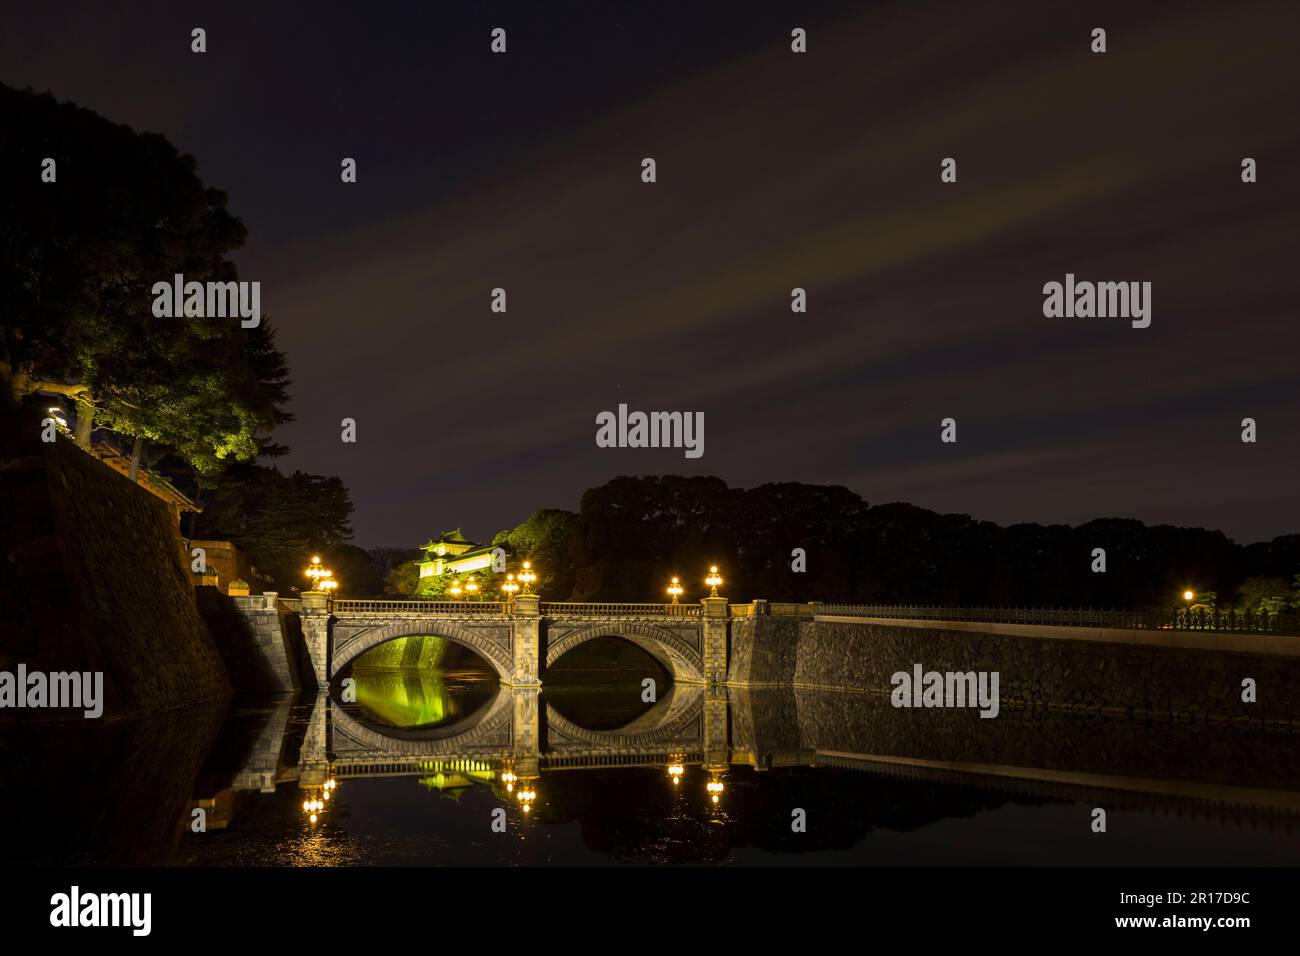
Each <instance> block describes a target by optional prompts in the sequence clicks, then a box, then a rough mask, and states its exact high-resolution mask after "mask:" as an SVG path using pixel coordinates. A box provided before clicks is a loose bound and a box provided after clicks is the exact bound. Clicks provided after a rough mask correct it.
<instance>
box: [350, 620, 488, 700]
mask: <svg viewBox="0 0 1300 956" xmlns="http://www.w3.org/2000/svg"><path fill="white" fill-rule="evenodd" d="M341 631H342V627H340V626H339V625H338V624H336V625H335V634H336V635H340V632H341ZM399 637H442V638H446V639H447V640H449V641H454V642H455V643H457V644H460V645H462V646H463V647H468V648H469V649H470V650H472V651H473V652H474V653H476V654H478V656H479V657H481V658H483V659H484V660H485V661H487V663H488V665H489V666H490V667H491V668H492V670H493V672H494V673H495V674H496V675H497V679H498V680H499V681H501V683H503V684H508V683H510V679H511V677H512V675H513V671H514V667H513V662H512V661H511V659H510V650H509V635H508V634H507V635H505V637H504V640H502V636H501V635H492V634H489V633H486V632H485V631H484V630H482V629H478V628H469V627H463V626H461V625H460V624H458V623H456V622H455V621H446V620H438V619H430V618H414V619H410V620H401V621H394V622H393V623H391V624H386V625H377V626H374V627H369V628H366V629H364V630H362V631H359V632H357V633H355V634H351V635H348V636H346V637H342V638H341V639H339V638H338V637H336V640H335V644H334V650H333V653H332V654H331V655H330V677H331V678H332V677H334V676H335V675H337V674H338V672H339V671H341V670H342V669H343V668H344V667H346V666H347V665H348V664H349V663H351V662H352V661H354V660H356V659H357V658H358V657H360V656H361V655H362V654H364V653H365V652H366V651H368V650H370V649H371V648H374V647H378V646H379V645H380V644H384V643H387V642H388V641H392V640H396V639H397V638H399ZM494 637H495V638H496V639H494Z"/></svg>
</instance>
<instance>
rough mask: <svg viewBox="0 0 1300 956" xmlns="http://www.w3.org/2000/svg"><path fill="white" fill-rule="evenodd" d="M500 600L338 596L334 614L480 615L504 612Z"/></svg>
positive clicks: (504, 608)
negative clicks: (403, 599)
mask: <svg viewBox="0 0 1300 956" xmlns="http://www.w3.org/2000/svg"><path fill="white" fill-rule="evenodd" d="M506 607H507V605H506V604H505V603H503V602H500V601H367V600H356V599H352V598H340V599H338V600H336V601H335V602H334V613H335V614H429V615H439V614H475V615H479V616H482V617H490V616H492V615H497V616H498V617H499V616H500V615H502V614H505V613H506Z"/></svg>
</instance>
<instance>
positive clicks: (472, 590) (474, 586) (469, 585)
mask: <svg viewBox="0 0 1300 956" xmlns="http://www.w3.org/2000/svg"><path fill="white" fill-rule="evenodd" d="M465 593H466V594H468V595H469V597H468V598H466V600H473V599H474V598H476V597H478V582H477V581H475V580H474V575H472V574H471V575H470V576H469V580H468V581H466V582H465Z"/></svg>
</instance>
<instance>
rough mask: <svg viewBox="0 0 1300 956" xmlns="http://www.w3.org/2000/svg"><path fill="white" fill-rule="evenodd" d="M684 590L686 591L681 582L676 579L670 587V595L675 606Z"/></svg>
mask: <svg viewBox="0 0 1300 956" xmlns="http://www.w3.org/2000/svg"><path fill="white" fill-rule="evenodd" d="M683 590H685V589H684V588H683V587H682V585H681V582H680V581H678V580H677V578H676V577H674V578H673V580H672V583H671V584H669V585H668V593H669V594H671V595H672V597H673V603H674V604H676V603H677V599H678V598H679V597H681V596H682V591H683Z"/></svg>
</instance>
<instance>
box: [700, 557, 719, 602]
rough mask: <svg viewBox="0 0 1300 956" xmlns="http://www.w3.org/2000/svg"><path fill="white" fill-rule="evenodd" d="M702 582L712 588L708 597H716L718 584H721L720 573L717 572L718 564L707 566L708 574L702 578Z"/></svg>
mask: <svg viewBox="0 0 1300 956" xmlns="http://www.w3.org/2000/svg"><path fill="white" fill-rule="evenodd" d="M704 583H705V584H707V585H708V586H709V587H710V588H712V589H713V590H712V591H711V592H710V593H709V597H717V596H718V586H719V585H721V584H722V575H720V574H718V566H717V565H716V564H714V565H711V566H710V567H709V576H708V577H707V578H705V579H704Z"/></svg>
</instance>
